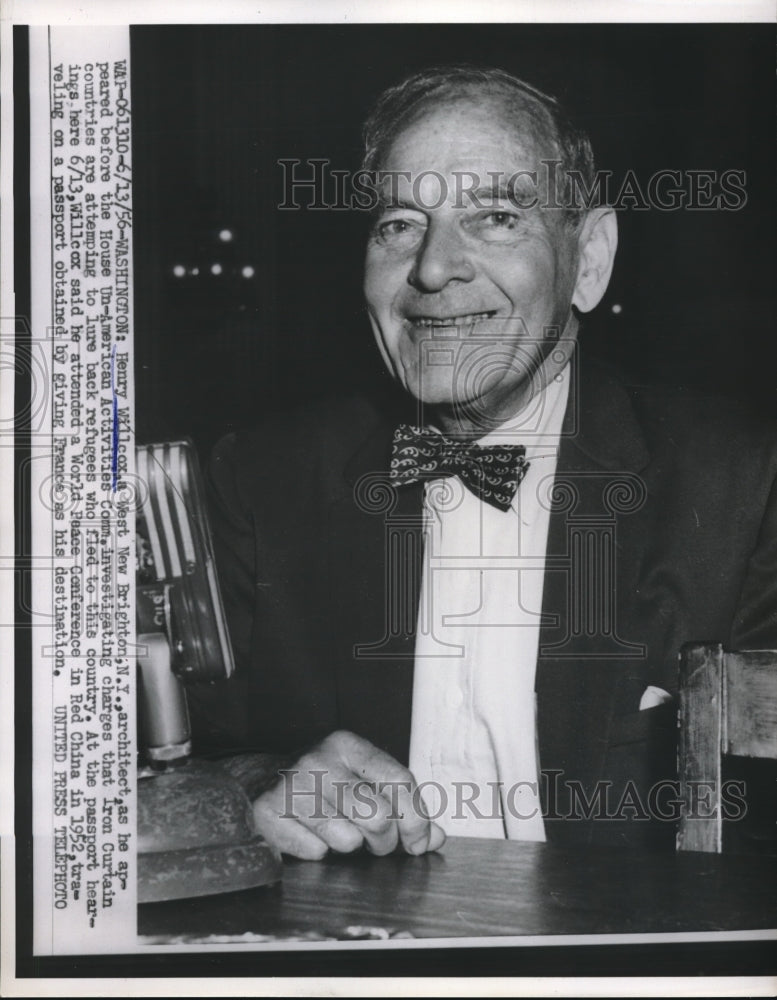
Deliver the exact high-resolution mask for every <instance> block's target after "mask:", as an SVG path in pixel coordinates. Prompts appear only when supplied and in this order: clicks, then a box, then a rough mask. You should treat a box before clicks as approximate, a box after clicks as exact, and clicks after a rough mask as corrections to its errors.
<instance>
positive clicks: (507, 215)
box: [483, 211, 518, 229]
mask: <svg viewBox="0 0 777 1000" xmlns="http://www.w3.org/2000/svg"><path fill="white" fill-rule="evenodd" d="M483 223H484V225H486V226H490V227H491V228H492V229H515V227H516V226H517V225H518V216H517V215H516V214H515V213H514V212H503V211H499V212H487V213H486V215H485V217H484V219H483Z"/></svg>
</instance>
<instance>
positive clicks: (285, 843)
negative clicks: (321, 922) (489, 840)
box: [192, 67, 777, 858]
mask: <svg viewBox="0 0 777 1000" xmlns="http://www.w3.org/2000/svg"><path fill="white" fill-rule="evenodd" d="M365 134H366V144H367V151H366V158H365V167H366V168H367V169H369V170H371V171H374V172H375V178H376V189H375V190H376V201H377V208H376V210H375V212H374V217H373V219H372V226H371V230H370V235H369V238H368V243H367V251H366V264H365V280H364V290H365V297H366V302H367V307H368V312H369V317H370V321H371V324H372V327H373V331H374V334H375V337H376V340H377V343H378V346H379V348H380V351H381V353H382V356H383V359H384V361H385V364H386V366H387V368H388V370H389V371H390V372H391V374H392V375H393V376H394V378H395V379H396V380H397V381H398V382H399V383H401V385H402V386H403V387H404V389H405V390H407V393H406V399H407V408H406V412H404V413H402V414H397V413H395V412H393V411H391V412H388V411H387V410H386V408H385V407H383V406H382V405H381V404H379V403H377V402H371V401H368V400H364V399H358V398H355V399H347V400H342V399H341V400H337V401H333V402H332V403H330V404H316V405H314V406H310V407H309V408H307V409H303V410H299V411H296V412H291V413H287V414H284V415H282V416H280V417H278V418H276V419H274V420H273V421H271V422H269V423H268V424H266V425H265V426H263V427H262V428H260V430H259V431H257V432H254V433H249V434H244V435H238V436H232V437H230V438H228V439H226V440H225V441H223V442H222V443H221V444H220V445H219V446H218V447H217V449H216V452H215V454H214V458H213V463H212V467H211V477H210V478H211V488H212V499H213V508H212V510H213V520H214V527H215V535H216V548H217V561H218V564H219V570H220V574H221V578H222V586H223V590H224V597H225V602H226V606H227V610H228V615H229V619H230V628H231V632H232V638H233V643H234V646H235V650H236V655H237V661H238V669H237V673H236V675H235V678H234V679H233V681H232V682H230V683H228V684H225V685H223V686H222V687H221V688H210V689H208V690H205V691H202V692H199V693H197V692H195V697H194V699H193V705H192V709H193V716H194V722H195V732H196V733H197V735H198V737H199V741H200V746H202V747H219V748H222V749H230V750H234V751H241V752H242V753H240V754H238V755H237V756H235V757H234V758H233V760H232V761H231V763H230V764H229V766H231V767H232V769H233V770H234V771H235V773H236V774H238V775H239V776H240V777H241V778H243V779H244V781H245V783H246V786H247V788H248V789H249V790H250V792H251V794H252V797H253V798H254V799H255V814H256V817H257V820H258V823H259V826H260V828H261V829H262V831H263V832H264V833H265V835H266V836H267V837H268V839H270V840H272V841H273V842H275V843H277V844H279V845H280V847H281V848H282V849H283V850H284V851H287V852H288V853H291V854H295V855H298V856H300V857H303V858H318V857H321V856H322V855H323V854H325V853H326V852H327V850H329V849H334V850H337V851H351V850H354V849H356V848H358V847H360V846H361V845H363V844H366V846H367V847H368V848H369V849H370V850H372V851H373V852H375V853H378V854H383V853H387V852H389V851H391V850H393V849H394V848H395V847H397V845H398V844H401V846H402V847H403V848H404V849H405V850H407V851H408V852H410V853H414V854H419V853H422V852H424V851H426V850H435V849H436V848H438V847H439V846H440V845H441V844H442V843H443V841H444V838H445V836H446V835H457V834H464V835H469V836H483V837H510V838H523V839H531V840H544V839H554V840H556V841H561V842H568V843H576V844H584V843H592V844H595V843H599V844H610V845H613V844H638V845H642V846H651V847H655V846H664V847H668V848H671V847H672V846H673V833H674V826H673V822H672V821H673V820H674V819H676V818H677V802H676V794H675V792H676V789H675V786H674V784H673V779H674V778H675V747H674V729H675V705H674V697H673V696H674V692H675V690H676V680H675V674H676V660H677V653H678V650H679V648H680V646H681V645H682V643H683V642H685V641H687V640H693V639H708V638H716V639H719V640H721V641H723V642H724V643H726V644H728V645H730V646H733V647H741V648H744V647H747V646H763V645H771V644H775V642H776V641H777V599H775V593H774V591H775V587H774V580H776V579H777V574H775V569H777V541H776V539H777V531H776V530H775V524H776V523H777V515H776V514H775V506H774V502H773V501H772V503H771V504H770V501H769V498H770V491H771V490H772V486H773V483H774V479H775V474H776V473H777V451H776V449H775V446H774V441H773V440H772V439H771V438H770V437H769V436H768V435H767V434H766V433H765V431H764V429H763V428H762V427H759V426H758V424H756V423H754V422H752V421H750V420H748V419H747V417H745V416H740V415H739V414H737V413H733V412H728V411H727V409H726V407H724V406H722V405H721V404H720V403H719V401H710V400H705V399H702V398H698V397H693V396H691V395H689V394H687V393H682V392H670V391H666V390H664V391H661V392H655V391H654V392H651V391H647V390H637V389H634V388H627V387H626V386H624V385H623V384H622V383H621V382H619V381H618V380H617V379H616V378H615V377H614V376H613V375H611V374H609V373H608V372H605V371H602V370H600V369H598V368H596V367H595V366H594V365H593V364H591V363H589V362H588V360H587V359H586V357H585V355H584V353H581V350H580V348H578V347H577V346H576V345H577V340H578V332H579V326H580V316H581V314H584V313H587V312H589V311H590V310H591V309H593V308H594V307H595V306H596V305H597V304H598V303H599V301H600V299H601V298H602V296H603V294H604V292H605V290H606V288H607V284H608V281H609V278H610V274H611V270H612V266H613V259H614V256H615V251H616V245H617V221H616V216H615V213H614V211H612V210H611V209H609V208H607V207H606V206H602V205H594V206H591V205H590V204H586V203H585V199H584V198H581V193H583V194H584V193H585V191H590V190H591V189H592V185H593V182H594V166H593V157H592V153H591V149H590V144H589V142H588V140H587V138H586V137H585V136H584V135H583V134H582V133H581V132H580V131H579V130H577V129H576V128H575V127H574V126H573V125H572V124H571V123H570V122H569V121H568V120H567V119H566V117H565V116H564V113H563V112H562V110H561V108H560V107H559V105H558V104H557V102H556V101H555V100H554V99H552V98H550V97H548V96H547V95H544V94H542V93H540V92H538V91H537V90H535V89H534V88H533V87H531V86H529V85H527V84H525V83H523V82H522V81H520V80H518V79H516V78H514V77H513V76H511V75H509V74H507V73H505V72H503V71H501V70H476V69H471V68H466V67H464V68H461V67H453V68H443V69H440V70H430V71H427V72H424V73H421V74H417V75H415V76H412V77H410V78H409V79H407V80H405V81H404V82H402V83H401V84H399V85H398V86H396V87H394V88H392V89H390V90H389V91H387V92H386V93H385V94H384V95H383V96H382V97H381V98H380V100H379V102H378V104H377V106H376V108H375V110H374V112H373V114H372V116H371V118H370V120H369V121H368V123H367V126H366V133H365ZM336 335H337V331H336V330H333V333H332V336H333V337H336ZM772 496H773V494H772ZM248 751H256V752H255V753H249V752H248ZM279 770H281V771H282V772H283V773H282V774H281V775H279V774H278V771H279Z"/></svg>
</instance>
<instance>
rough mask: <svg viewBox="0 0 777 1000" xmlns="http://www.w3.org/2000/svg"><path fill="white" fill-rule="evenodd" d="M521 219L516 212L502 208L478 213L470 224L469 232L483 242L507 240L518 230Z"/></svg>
mask: <svg viewBox="0 0 777 1000" xmlns="http://www.w3.org/2000/svg"><path fill="white" fill-rule="evenodd" d="M520 225H521V218H520V216H519V215H518V213H517V212H512V211H508V210H507V209H504V208H497V209H488V210H486V211H484V212H478V214H477V215H476V216H475V218H474V219H473V220H471V222H470V226H469V228H470V229H471V231H472V232H473V233H474V234H475V235H477V236H479V237H480V238H481V239H483V240H491V241H498V240H509V239H511V238H512V237H513V236H514V235H515V233H516V231H517V230H518V229H519V228H520Z"/></svg>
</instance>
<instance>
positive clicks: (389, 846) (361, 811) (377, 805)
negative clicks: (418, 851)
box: [339, 777, 399, 855]
mask: <svg viewBox="0 0 777 1000" xmlns="http://www.w3.org/2000/svg"><path fill="white" fill-rule="evenodd" d="M339 791H340V794H339V808H340V810H341V811H342V814H343V815H345V816H346V817H347V818H348V819H349V820H350V821H351V822H352V823H353V824H354V825H355V826H356V827H358V829H359V831H360V833H361V835H362V836H363V838H364V842H365V844H366V845H367V847H368V848H369V850H370V851H371V852H372V853H373V854H378V855H383V854H390V853H391V852H392V851H393V850H394V848H395V847H396V846H397V843H398V841H399V831H398V829H397V822H396V816H394V815H393V814H392V809H391V804H390V803H389V801H388V800H387V799H386V798H385V797H384V796H383V795H381V794H380V792H379V791H378V789H377V788H376V786H375V783H374V782H371V781H365V780H364V779H362V778H356V777H352V779H351V781H350V782H349V783H348V784H347V785H346V786H345V787H344V788H341V789H340V790H339Z"/></svg>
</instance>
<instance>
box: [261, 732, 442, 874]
mask: <svg viewBox="0 0 777 1000" xmlns="http://www.w3.org/2000/svg"><path fill="white" fill-rule="evenodd" d="M282 774H283V777H282V778H281V781H280V782H279V783H278V784H277V785H276V786H275V787H274V788H272V789H270V791H268V792H265V793H264V794H263V795H260V796H259V798H257V800H256V801H255V802H254V817H255V819H256V824H257V826H258V828H259V832H260V833H261V834H263V836H264V837H265V839H266V840H268V841H269V842H270V843H271V844H274V845H275V846H276V847H278V848H279V849H280V850H281V851H283V852H284V853H286V854H292V855H294V856H295V857H298V858H305V859H307V860H311V861H312V860H317V859H319V858H322V857H323V856H324V855H325V854H326V853H327V851H328V850H329V849H330V848H331V849H332V850H333V851H340V852H343V853H347V852H350V851H355V850H357V849H358V848H359V847H361V846H362V844H366V846H367V848H368V849H369V850H370V851H372V853H373V854H389V853H390V852H391V851H393V850H394V848H395V847H396V846H397V844H398V843H401V844H402V847H403V848H404V849H405V850H406V851H407V852H408V854H423V853H424V852H425V851H436V850H437V849H438V848H440V847H442V845H443V843H444V842H445V834H444V833H443V831H442V830H441V829H440V827H439V826H438V825H437V824H436V823H434V822H432V821H431V820H430V819H429V818H428V817H427V815H426V813H425V811H424V807H423V803H422V802H421V796H420V794H419V792H418V786H417V785H416V782H415V779H414V778H413V775H412V774H411V773H410V771H408V770H407V768H405V767H402V766H401V764H398V763H397V762H396V761H395V760H394V759H393V757H390V756H389V755H388V754H387V753H384V752H383V751H382V750H379V749H378V748H377V747H375V746H373V745H372V744H371V743H369V742H368V741H367V740H365V739H362V738H361V737H360V736H356V735H355V734H354V733H350V732H346V731H339V732H336V733H332V734H331V735H330V736H327V738H326V739H325V740H323V741H322V742H321V743H319V744H318V746H316V747H315V748H314V749H313V750H311V751H309V752H308V753H306V754H305V755H304V756H303V757H301V758H300V759H299V760H298V761H297V763H296V764H295V765H294V767H291V768H289V769H288V770H286V771H284V772H282Z"/></svg>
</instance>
